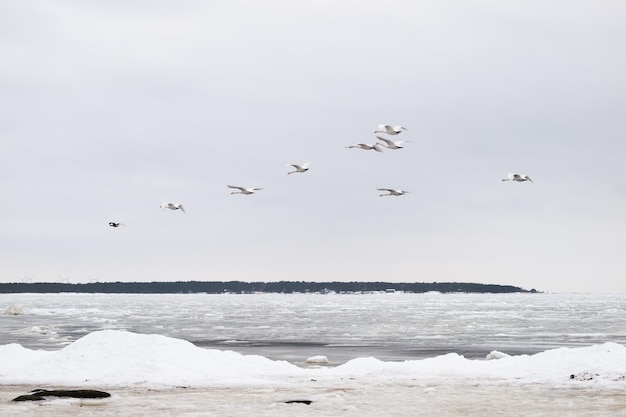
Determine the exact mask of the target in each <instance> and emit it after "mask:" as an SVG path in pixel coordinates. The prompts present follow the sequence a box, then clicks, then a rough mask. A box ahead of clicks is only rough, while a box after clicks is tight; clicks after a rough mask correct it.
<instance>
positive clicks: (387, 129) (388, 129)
mask: <svg viewBox="0 0 626 417" xmlns="http://www.w3.org/2000/svg"><path fill="white" fill-rule="evenodd" d="M403 130H407V128H406V127H403V126H390V125H378V129H376V130H375V131H374V133H386V134H388V135H398V134H400V133H402V131H403Z"/></svg>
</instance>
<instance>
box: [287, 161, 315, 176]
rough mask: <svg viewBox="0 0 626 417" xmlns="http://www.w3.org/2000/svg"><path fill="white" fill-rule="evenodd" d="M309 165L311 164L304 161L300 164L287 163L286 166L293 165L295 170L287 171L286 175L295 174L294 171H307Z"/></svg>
mask: <svg viewBox="0 0 626 417" xmlns="http://www.w3.org/2000/svg"><path fill="white" fill-rule="evenodd" d="M309 165H311V164H309V163H308V162H307V163H305V164H300V165H298V164H289V165H287V166H288V167H294V168H295V170H294V171H289V172H288V173H287V175H289V174H295V173H296V172H307V171H308V170H309Z"/></svg>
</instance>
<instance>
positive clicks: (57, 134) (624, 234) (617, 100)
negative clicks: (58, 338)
mask: <svg viewBox="0 0 626 417" xmlns="http://www.w3.org/2000/svg"><path fill="white" fill-rule="evenodd" d="M625 18H626V3H624V2H622V1H618V0H616V1H606V0H593V1H591V0H589V1H572V0H563V1H558V0H555V1H550V2H546V1H534V0H530V1H529V0H519V1H518V0H513V1H506V2H503V1H487V0H485V1H478V0H472V1H467V0H447V1H445V0H444V1H409V0H407V1H384V2H383V1H363V0H359V1H352V0H350V1H341V2H338V1H334V0H333V1H324V0H322V1H320V0H316V1H302V2H292V1H275V0H270V1H266V2H256V1H236V0H234V1H230V0H229V1H222V2H220V1H210V2H207V1H201V0H197V1H194V0H187V1H175V2H174V1H154V0H144V1H140V0H137V1H113V0H100V1H89V2H84V1H79V0H58V1H54V0H5V1H2V2H1V3H0V54H1V56H2V57H3V58H2V61H3V64H2V65H1V66H0V110H1V111H0V187H1V193H0V199H1V200H0V230H1V231H2V233H1V234H0V256H1V257H2V260H1V261H0V280H1V281H2V282H16V281H22V280H29V279H30V280H32V281H34V282H39V281H59V280H69V281H70V282H89V281H96V280H98V281H152V280H155V281H160V280H244V281H274V280H307V281H308V280H311V281H331V280H341V281H355V280H357V281H371V280H381V281H397V282H401V281H411V282H412V281H425V282H432V281H470V282H480V283H496V284H511V285H518V286H521V287H524V288H527V289H530V288H536V289H538V290H543V291H593V292H599V291H606V292H617V291H620V292H623V291H626V256H624V253H625V250H626V177H625V176H624V175H623V173H622V171H623V166H624V157H625V155H626V141H625V138H624V132H626V117H625V116H624V115H625V114H626V82H625V81H626V54H625V53H624V51H626V25H624V21H626V20H625ZM380 123H388V124H400V125H403V126H405V127H406V128H407V129H408V131H406V132H403V133H402V134H401V135H399V136H396V137H395V138H394V139H404V140H410V141H411V142H409V143H408V144H407V145H406V148H405V149H401V150H397V151H393V150H386V151H385V152H384V153H381V154H379V153H375V152H370V151H363V150H358V149H345V146H347V145H350V144H353V143H357V142H366V143H373V142H374V141H375V140H376V138H375V136H374V134H373V131H374V130H375V129H376V127H377V125H378V124H380ZM294 162H295V163H297V162H311V169H310V171H309V172H307V173H305V174H294V175H289V176H288V175H287V172H288V171H289V168H288V167H287V166H286V165H287V164H289V163H294ZM508 172H520V173H523V174H528V175H530V176H531V177H532V178H533V180H534V181H535V182H534V184H533V183H511V182H502V181H500V179H501V178H503V177H504V176H505V175H506V174H507V173H508ZM226 184H235V185H242V186H246V187H263V188H264V189H263V190H262V191H260V192H258V193H257V194H255V195H251V196H241V195H230V191H231V190H229V189H228V188H226ZM381 187H383V188H401V189H406V190H409V191H410V193H409V194H407V195H405V196H402V197H385V198H381V197H378V194H379V192H378V191H377V190H376V188H381ZM166 201H172V202H181V203H183V204H184V206H185V208H186V210H187V213H186V214H185V213H181V212H180V211H169V210H166V211H162V210H161V209H159V205H160V204H161V203H163V202H166ZM109 221H120V222H123V223H125V224H126V225H127V226H126V227H119V228H117V229H114V228H110V227H108V222H109Z"/></svg>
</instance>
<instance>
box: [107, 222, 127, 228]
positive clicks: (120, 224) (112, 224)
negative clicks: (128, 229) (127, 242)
mask: <svg viewBox="0 0 626 417" xmlns="http://www.w3.org/2000/svg"><path fill="white" fill-rule="evenodd" d="M109 226H111V227H120V226H126V225H125V224H124V223H116V222H109Z"/></svg>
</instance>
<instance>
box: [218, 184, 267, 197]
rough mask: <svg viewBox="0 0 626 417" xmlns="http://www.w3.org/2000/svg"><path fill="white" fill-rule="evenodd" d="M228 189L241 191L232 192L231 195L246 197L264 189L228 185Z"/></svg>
mask: <svg viewBox="0 0 626 417" xmlns="http://www.w3.org/2000/svg"><path fill="white" fill-rule="evenodd" d="M227 187H228V188H234V189H235V190H239V191H233V192H231V194H245V195H250V194H254V192H255V191H259V190H262V189H263V188H244V187H237V186H236V185H227Z"/></svg>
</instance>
